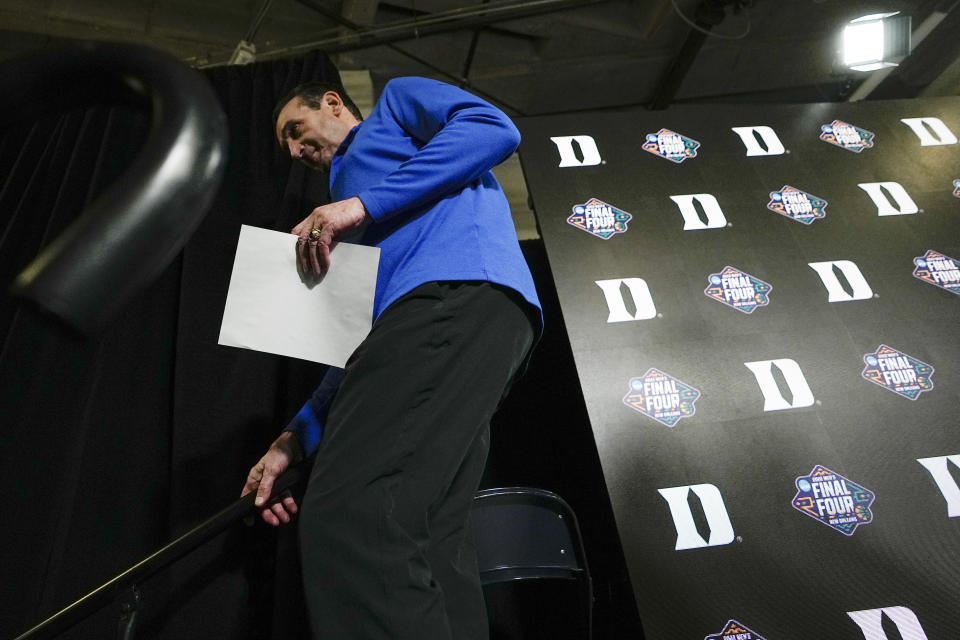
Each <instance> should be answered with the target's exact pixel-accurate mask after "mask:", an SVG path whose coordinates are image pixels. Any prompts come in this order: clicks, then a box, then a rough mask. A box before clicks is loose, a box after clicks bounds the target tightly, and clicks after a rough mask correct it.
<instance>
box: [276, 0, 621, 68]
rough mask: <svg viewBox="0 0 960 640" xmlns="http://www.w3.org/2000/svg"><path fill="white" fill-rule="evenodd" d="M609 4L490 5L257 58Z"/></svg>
mask: <svg viewBox="0 0 960 640" xmlns="http://www.w3.org/2000/svg"><path fill="white" fill-rule="evenodd" d="M609 1H610V0H525V1H523V2H513V1H512V0H511V1H508V2H490V3H489V4H483V5H479V6H475V7H468V8H465V9H454V10H452V11H444V12H440V13H434V14H430V15H429V16H425V17H422V18H417V19H415V20H403V21H400V22H394V23H391V24H386V25H381V26H376V27H371V28H363V29H360V30H358V31H356V32H355V33H348V34H342V35H339V36H335V37H332V38H326V39H322V40H315V41H313V42H306V43H304V44H298V45H294V46H291V47H281V48H279V49H273V50H269V51H264V52H261V53H258V54H257V60H274V59H277V58H286V57H290V56H295V55H299V54H302V53H306V52H307V51H310V50H313V49H322V50H323V51H325V52H327V53H328V54H332V53H344V52H347V51H356V50H359V49H367V48H370V47H376V46H379V45H384V44H390V43H394V42H401V41H403V40H415V39H418V38H422V37H424V36H429V35H436V34H438V33H447V32H450V31H459V30H462V29H473V28H477V27H482V26H484V25H488V24H493V23H496V22H503V21H505V20H516V19H518V18H529V17H532V16H538V15H543V14H545V13H553V12H556V11H562V10H566V9H576V8H578V7H586V6H591V5H595V4H601V3H604V2H609Z"/></svg>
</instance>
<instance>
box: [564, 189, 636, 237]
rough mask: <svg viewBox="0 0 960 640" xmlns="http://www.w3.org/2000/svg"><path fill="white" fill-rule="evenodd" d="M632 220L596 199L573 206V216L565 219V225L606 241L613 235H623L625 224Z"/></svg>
mask: <svg viewBox="0 0 960 640" xmlns="http://www.w3.org/2000/svg"><path fill="white" fill-rule="evenodd" d="M632 219H633V216H632V215H630V214H629V213H627V212H626V211H621V210H620V209H617V208H616V207H615V206H613V205H612V204H607V203H606V202H603V201H602V200H598V199H597V198H590V199H589V200H587V201H586V202H584V203H583V204H578V205H574V207H573V215H572V216H570V217H569V218H567V223H569V224H572V225H573V226H575V227H576V228H577V229H581V230H583V231H586V232H587V233H591V234H593V235H595V236H597V237H598V238H603V239H604V240H608V239H610V237H611V236H613V235H615V234H618V233H624V232H625V231H626V230H627V223H628V222H630V220H632Z"/></svg>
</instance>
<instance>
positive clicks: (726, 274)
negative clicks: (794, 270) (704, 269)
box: [703, 266, 773, 313]
mask: <svg viewBox="0 0 960 640" xmlns="http://www.w3.org/2000/svg"><path fill="white" fill-rule="evenodd" d="M709 281H710V286H708V287H707V288H706V289H704V290H703V292H704V293H705V294H706V295H707V297H708V298H713V299H714V300H719V301H720V302H722V303H723V304H725V305H727V306H728V307H733V308H734V309H736V310H737V311H743V312H744V313H753V312H754V311H755V310H756V309H757V307H765V306H767V305H768V304H770V292H771V291H773V285H772V284H768V283H766V282H764V281H763V280H761V279H760V278H755V277H754V276H752V275H750V274H749V273H745V272H743V271H740V270H739V269H736V268H734V267H730V266H726V267H724V268H723V270H722V271H721V272H720V273H711V274H710V277H709Z"/></svg>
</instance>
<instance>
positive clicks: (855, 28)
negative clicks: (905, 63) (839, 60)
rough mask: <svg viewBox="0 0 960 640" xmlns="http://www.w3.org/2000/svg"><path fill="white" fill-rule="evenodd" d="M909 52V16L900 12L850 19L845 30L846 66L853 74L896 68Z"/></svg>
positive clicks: (844, 50) (844, 55)
mask: <svg viewBox="0 0 960 640" xmlns="http://www.w3.org/2000/svg"><path fill="white" fill-rule="evenodd" d="M909 53H910V16H901V15H900V12H899V11H894V12H892V13H874V14H871V15H869V16H863V17H861V18H857V19H856V20H851V21H850V22H849V23H848V24H847V26H846V27H844V29H843V63H844V64H845V65H846V66H848V67H850V68H851V69H853V70H854V71H876V70H877V69H883V68H886V67H895V66H897V65H898V64H900V62H901V61H902V60H903V59H904V58H906V57H907V55H908V54H909Z"/></svg>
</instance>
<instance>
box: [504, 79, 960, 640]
mask: <svg viewBox="0 0 960 640" xmlns="http://www.w3.org/2000/svg"><path fill="white" fill-rule="evenodd" d="M518 125H519V126H520V129H521V131H522V133H523V140H524V141H523V144H522V146H521V148H520V151H521V158H522V161H523V168H524V172H525V174H526V178H527V182H528V185H529V188H530V192H531V195H532V197H533V201H534V205H535V209H536V213H537V219H538V221H539V224H540V228H541V233H542V236H543V239H544V242H545V244H546V248H547V255H548V257H549V260H550V265H551V269H552V271H553V274H554V278H555V280H556V285H557V290H558V292H559V296H560V302H561V305H562V309H563V313H564V319H565V321H566V325H567V329H568V332H569V335H570V340H571V343H572V346H573V353H574V357H575V360H576V365H577V370H578V373H579V376H580V380H581V383H582V388H583V392H584V396H585V398H586V403H587V408H588V410H589V414H590V420H591V423H592V428H593V431H594V434H595V437H596V441H597V447H598V450H599V453H600V458H601V462H602V465H603V469H604V474H605V477H606V482H607V485H608V488H609V491H610V497H611V500H612V504H613V509H614V514H615V516H616V520H617V525H618V529H619V532H620V537H621V540H622V543H623V548H624V552H625V555H626V560H627V563H628V565H629V570H630V576H631V579H632V582H633V586H634V590H635V593H636V597H637V603H638V606H639V609H640V614H641V617H642V619H643V623H644V628H645V631H646V634H647V637H648V638H649V639H650V640H674V639H680V638H683V639H686V640H700V639H704V640H714V639H721V638H723V639H732V638H736V639H737V640H797V639H800V638H829V639H830V640H843V639H849V640H900V639H905V640H923V639H929V640H953V639H955V638H960V487H958V485H960V144H958V143H957V136H958V135H960V100H958V99H952V98H951V99H929V100H910V101H893V102H874V103H861V104H853V105H851V104H816V105H799V106H777V107H771V106H697V107H692V106H691V107H679V108H674V109H671V110H668V111H661V112H651V111H644V110H639V109H638V110H629V111H618V112H613V113H611V112H606V113H578V114H569V115H562V116H551V117H543V118H529V119H522V120H520V121H519V122H518ZM544 392H545V393H549V389H545V390H544ZM556 428H558V429H562V428H564V427H563V425H557V427H556Z"/></svg>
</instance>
